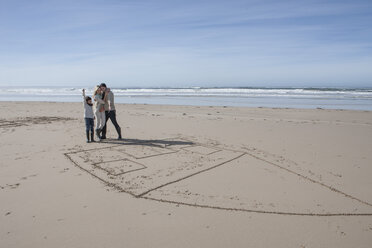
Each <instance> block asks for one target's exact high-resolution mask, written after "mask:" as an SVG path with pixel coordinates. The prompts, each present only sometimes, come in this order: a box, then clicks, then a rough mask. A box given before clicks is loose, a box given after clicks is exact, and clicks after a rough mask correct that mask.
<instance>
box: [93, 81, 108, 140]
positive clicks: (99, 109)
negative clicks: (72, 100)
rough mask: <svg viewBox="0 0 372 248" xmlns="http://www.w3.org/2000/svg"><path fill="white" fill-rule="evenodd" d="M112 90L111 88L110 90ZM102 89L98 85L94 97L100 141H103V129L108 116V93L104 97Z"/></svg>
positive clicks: (97, 133) (97, 131) (97, 132)
mask: <svg viewBox="0 0 372 248" xmlns="http://www.w3.org/2000/svg"><path fill="white" fill-rule="evenodd" d="M108 91H110V90H108ZM102 93H103V92H102V90H101V88H100V87H99V86H96V88H95V89H94V93H93V98H94V103H95V104H94V107H95V111H94V115H95V116H96V135H97V138H98V141H101V131H102V128H103V127H104V126H105V122H106V117H105V107H104V105H105V101H106V97H107V95H108V94H105V96H104V98H103V99H102Z"/></svg>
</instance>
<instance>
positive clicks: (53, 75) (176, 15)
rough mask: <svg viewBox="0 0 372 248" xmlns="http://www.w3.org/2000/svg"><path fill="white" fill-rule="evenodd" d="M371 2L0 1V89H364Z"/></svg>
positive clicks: (370, 50)
mask: <svg viewBox="0 0 372 248" xmlns="http://www.w3.org/2000/svg"><path fill="white" fill-rule="evenodd" d="M371 23H372V1H371V0H366V1H363V0H354V1H353V0H349V1H345V0H337V1H334V0H321V1H320V0H319V1H312V0H294V1H289V0H267V1H266V0H259V1H254V0H252V1H251V0H245V1H242V0H185V1H180V0H152V1H150V0H63V1H58V0H0V86H3V87H4V86H5V87H6V86H79V85H87V84H96V83H98V82H106V83H107V84H108V85H110V86H112V87H189V86H205V87H208V86H215V87H232V86H234V87H236V86H256V87H284V86H285V87H307V86H309V87H311V86H314V87H339V86H343V87H344V86H348V87H372V25H371Z"/></svg>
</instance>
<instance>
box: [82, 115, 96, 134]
mask: <svg viewBox="0 0 372 248" xmlns="http://www.w3.org/2000/svg"><path fill="white" fill-rule="evenodd" d="M84 119H85V131H87V132H89V131H91V132H93V128H94V120H93V118H84Z"/></svg>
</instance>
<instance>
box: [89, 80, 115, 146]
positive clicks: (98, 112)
mask: <svg viewBox="0 0 372 248" xmlns="http://www.w3.org/2000/svg"><path fill="white" fill-rule="evenodd" d="M93 99H94V107H93V102H92V98H91V97H89V96H86V95H85V89H83V102H84V119H85V133H86V138H87V142H88V143H89V142H94V141H95V140H94V119H96V128H95V133H96V136H97V139H98V141H101V140H102V139H106V132H107V121H108V120H109V119H110V120H111V122H112V124H114V126H115V129H116V132H117V133H118V139H122V137H121V128H120V126H119V124H118V122H117V121H116V109H115V101H114V93H113V92H112V91H111V90H110V89H109V88H107V86H106V84H104V83H102V84H100V85H97V86H96V87H95V89H94V91H93Z"/></svg>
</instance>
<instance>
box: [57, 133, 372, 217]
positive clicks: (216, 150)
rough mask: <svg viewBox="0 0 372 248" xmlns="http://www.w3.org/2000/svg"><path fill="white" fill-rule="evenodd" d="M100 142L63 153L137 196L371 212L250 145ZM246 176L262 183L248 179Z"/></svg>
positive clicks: (265, 209)
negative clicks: (301, 194)
mask: <svg viewBox="0 0 372 248" xmlns="http://www.w3.org/2000/svg"><path fill="white" fill-rule="evenodd" d="M103 143H106V144H111V146H108V147H102V148H97V149H86V150H77V151H72V152H67V153H65V154H64V155H65V156H66V157H67V158H68V159H69V160H70V161H71V162H72V163H73V164H74V165H75V166H77V167H79V168H80V169H82V170H83V171H85V172H87V173H89V174H90V175H92V176H93V177H95V178H97V179H99V180H100V181H102V182H104V183H105V184H107V185H108V186H110V187H112V188H114V189H116V190H118V191H120V192H125V193H128V194H130V195H132V196H134V197H136V198H143V199H148V200H153V201H158V202H163V203H172V204H178V205H185V206H193V207H200V208H210V209H219V210H230V211H243V212H251V213H266V214H280V215H299V216H372V204H370V203H368V202H366V201H364V200H361V199H359V198H357V197H354V196H352V195H350V194H347V193H345V192H343V191H341V190H338V189H336V188H334V187H332V186H329V185H327V184H325V183H323V182H320V181H317V180H314V179H312V178H309V177H308V176H305V175H302V174H301V173H298V172H296V171H294V170H291V169H289V168H287V167H285V166H283V165H281V164H278V163H275V162H273V161H270V159H269V158H267V157H263V156H260V155H259V154H258V153H257V154H255V153H254V151H247V150H244V151H243V150H235V149H230V148H228V147H223V146H221V145H218V144H216V143H215V142H211V144H200V143H197V142H193V141H190V140H188V139H185V138H182V137H177V138H168V139H159V140H136V139H126V140H124V141H114V140H108V141H105V142H103ZM267 168H270V171H271V172H268V170H267ZM257 177H259V178H260V180H259V181H257V180H255V178H257ZM261 179H262V180H261ZM250 182H252V183H255V184H256V183H258V184H260V185H255V184H252V185H251V186H250V187H246V185H247V184H249V183H250ZM294 185H295V187H293V186H294ZM255 187H259V188H261V190H257V188H255ZM263 187H264V188H265V189H264V190H262V188H263ZM298 188H299V189H301V190H302V191H303V192H304V194H308V195H309V196H315V198H311V197H308V199H306V202H303V200H304V199H303V198H298V197H296V194H297V192H298ZM296 190H297V191H296ZM222 192H225V193H222ZM226 192H227V193H226ZM316 197H319V199H317V198H316ZM273 198H275V199H273Z"/></svg>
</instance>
